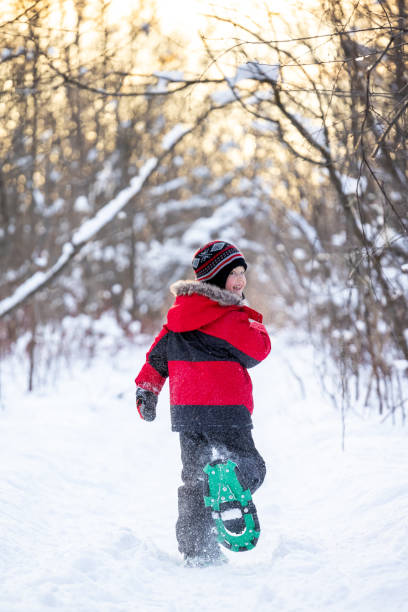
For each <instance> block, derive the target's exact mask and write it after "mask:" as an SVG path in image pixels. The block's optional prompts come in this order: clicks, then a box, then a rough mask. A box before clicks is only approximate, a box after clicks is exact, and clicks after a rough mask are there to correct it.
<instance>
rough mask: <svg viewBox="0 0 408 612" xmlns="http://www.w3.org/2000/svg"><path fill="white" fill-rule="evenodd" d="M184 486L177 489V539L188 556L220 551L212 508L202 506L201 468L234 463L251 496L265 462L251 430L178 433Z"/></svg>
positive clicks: (182, 550)
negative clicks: (214, 462) (210, 464)
mask: <svg viewBox="0 0 408 612" xmlns="http://www.w3.org/2000/svg"><path fill="white" fill-rule="evenodd" d="M180 446H181V460H182V464H183V471H182V475H181V476H182V480H183V485H182V486H181V487H180V488H179V490H178V510H179V515H178V520H177V524H176V536H177V541H178V547H179V551H180V552H181V553H182V554H184V555H187V556H192V557H194V556H200V555H209V556H211V555H213V554H216V551H217V550H218V548H219V545H218V542H217V537H216V531H215V528H214V521H213V519H212V517H211V508H206V507H205V506H204V498H203V496H204V478H205V474H204V472H203V468H204V467H205V465H206V464H207V463H209V462H211V461H215V460H217V459H222V460H227V459H231V460H232V461H234V463H236V464H237V466H238V469H239V471H240V476H241V478H242V483H241V484H242V485H243V486H244V487H245V488H249V490H250V491H251V493H254V491H256V490H257V489H258V487H260V486H261V484H262V482H263V480H264V478H265V474H266V467H265V462H264V460H263V459H262V457H261V455H260V454H259V452H258V451H257V450H256V448H255V444H254V441H253V438H252V433H251V430H250V429H238V428H231V429H228V430H214V431H207V432H185V431H183V432H180Z"/></svg>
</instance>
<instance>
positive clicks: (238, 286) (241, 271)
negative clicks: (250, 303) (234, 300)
mask: <svg viewBox="0 0 408 612" xmlns="http://www.w3.org/2000/svg"><path fill="white" fill-rule="evenodd" d="M245 286H246V278H245V268H244V266H237V267H236V268H234V269H233V270H231V272H230V273H229V275H228V276H227V280H226V282H225V288H226V289H227V291H231V292H232V293H236V294H237V295H239V297H242V293H243V291H244V289H245Z"/></svg>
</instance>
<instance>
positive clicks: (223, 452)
mask: <svg viewBox="0 0 408 612" xmlns="http://www.w3.org/2000/svg"><path fill="white" fill-rule="evenodd" d="M193 269H194V272H195V276H196V280H194V281H178V282H177V283H174V284H173V285H172V286H171V291H172V293H173V295H175V296H176V300H175V302H174V305H173V306H172V307H171V308H170V309H169V312H168V314H167V322H166V324H165V325H164V326H163V328H162V330H161V332H160V333H159V334H158V336H157V337H156V338H155V340H154V342H153V344H152V346H151V348H150V350H149V351H148V353H147V356H146V363H145V365H144V366H143V368H142V369H141V371H140V373H139V375H138V376H137V377H136V380H135V382H136V385H137V390H136V404H137V408H138V411H139V414H140V416H141V417H142V418H143V419H145V420H147V421H152V420H154V418H155V417H156V404H157V396H158V394H159V393H160V391H161V389H162V387H163V384H164V382H165V380H166V378H167V376H168V377H169V383H170V410H171V424H172V430H173V431H176V432H179V435H180V446H181V459H182V464H183V470H182V480H183V485H182V486H181V487H180V488H179V491H178V500H179V501H178V506H179V517H178V521H177V524H176V535H177V540H178V546H179V551H180V552H181V553H182V554H183V555H184V559H185V562H186V565H188V566H199V567H200V566H205V565H211V564H220V563H222V562H224V561H225V560H226V558H225V556H224V555H223V554H222V553H221V550H220V548H219V543H221V544H223V545H224V546H226V547H227V548H230V549H232V550H249V549H250V548H253V546H255V544H256V542H257V537H258V536H259V523H258V518H257V515H256V510H255V506H254V504H253V502H252V497H251V493H254V491H256V489H257V488H258V487H259V486H260V485H261V484H262V482H263V480H264V477H265V471H266V468H265V463H264V461H263V459H262V457H261V456H260V454H259V453H258V451H257V450H256V448H255V445H254V442H253V439H252V434H251V429H252V419H251V414H252V411H253V399H252V384H251V379H250V377H249V375H248V372H247V368H250V367H253V366H255V365H257V364H258V363H259V362H260V361H262V360H263V359H265V357H267V355H268V354H269V351H270V340H269V337H268V334H267V331H266V329H265V327H264V326H263V325H262V315H260V314H259V313H257V312H256V311H254V310H251V309H250V308H248V307H247V306H245V305H244V295H243V291H244V289H245V286H246V279H245V271H246V269H247V263H246V261H245V259H244V256H243V255H242V253H241V252H240V251H239V250H238V249H237V247H235V246H234V245H232V244H230V243H228V242H225V241H222V240H215V241H213V242H210V243H208V244H206V245H205V246H203V247H202V248H200V249H198V251H197V252H196V253H195V254H194V258H193ZM223 492H226V494H224V495H223V494H222V493H223ZM211 510H212V511H211ZM214 527H215V528H214ZM217 532H218V535H217Z"/></svg>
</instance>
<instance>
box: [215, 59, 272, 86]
mask: <svg viewBox="0 0 408 612" xmlns="http://www.w3.org/2000/svg"><path fill="white" fill-rule="evenodd" d="M246 79H250V80H253V81H268V82H270V81H272V82H274V83H276V82H277V81H278V80H279V65H278V64H260V63H259V62H247V63H246V64H242V65H241V66H238V68H237V70H236V73H235V75H234V76H233V77H232V78H227V81H228V84H229V85H230V86H231V87H234V86H235V85H236V84H237V83H238V82H239V81H244V80H246Z"/></svg>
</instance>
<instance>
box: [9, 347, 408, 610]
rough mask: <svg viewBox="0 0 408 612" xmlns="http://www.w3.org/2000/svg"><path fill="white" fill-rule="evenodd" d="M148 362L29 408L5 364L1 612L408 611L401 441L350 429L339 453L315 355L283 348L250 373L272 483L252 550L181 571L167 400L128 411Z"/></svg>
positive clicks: (99, 366)
mask: <svg viewBox="0 0 408 612" xmlns="http://www.w3.org/2000/svg"><path fill="white" fill-rule="evenodd" d="M143 354H144V351H141V350H140V349H134V350H127V351H123V353H122V354H121V355H120V356H117V357H115V359H114V360H113V362H112V360H108V359H106V358H105V359H102V358H101V359H100V360H99V361H98V362H95V364H94V365H93V366H92V367H91V368H90V369H89V370H88V369H86V368H84V367H82V366H81V365H80V364H79V362H78V367H76V368H74V370H73V371H72V372H71V373H70V374H68V372H67V375H66V376H65V377H62V378H61V380H60V381H59V382H58V384H57V385H56V386H55V387H54V388H52V389H48V390H47V392H46V393H45V391H44V390H42V391H38V392H36V393H34V394H31V395H28V394H25V393H23V392H21V388H22V386H23V380H22V375H21V373H20V369H19V367H17V362H16V361H11V360H10V361H9V362H7V363H5V364H3V366H2V380H3V387H5V389H3V402H4V405H5V409H4V410H3V411H0V436H1V447H0V536H1V548H0V611H1V612H46V611H47V610H52V609H54V610H58V611H59V612H60V611H61V612H68V611H69V612H72V611H75V612H138V611H139V610H140V611H141V612H143V611H155V610H163V611H171V612H187V611H190V610H194V609H200V610H203V611H210V610H215V609H224V610H231V611H232V610H237V609H238V610H241V609H242V610H248V611H253V612H258V611H259V612H264V611H265V612H266V611H268V612H269V611H272V610H276V611H279V612H289V611H291V612H295V611H296V612H297V611H302V610H305V611H320V610H322V611H326V610H327V611H328V612H332V611H333V612H334V611H336V612H340V611H341V612H348V611H350V612H352V611H353V612H377V611H378V612H380V610H381V612H383V611H384V610H391V611H392V612H394V611H399V610H401V611H406V612H408V587H407V577H408V518H407V517H408V476H407V474H408V469H407V468H408V458H407V431H406V430H405V429H402V428H399V427H392V426H391V425H390V424H387V423H386V424H383V425H379V424H376V423H375V422H374V420H371V422H363V421H361V420H358V419H357V417H352V416H350V417H349V418H348V420H347V432H346V452H345V453H343V452H342V451H341V423H340V419H339V416H338V415H337V414H336V413H335V412H334V411H333V409H332V408H331V407H330V406H329V405H328V404H327V402H326V400H324V399H322V397H321V394H320V391H319V388H318V385H317V383H316V382H315V381H314V380H313V378H312V374H311V367H310V365H309V364H310V363H311V354H310V350H309V349H308V348H307V347H290V346H289V345H288V344H286V343H285V342H284V341H283V340H279V339H277V340H276V341H275V343H274V350H273V354H272V356H271V357H270V358H269V359H268V360H267V361H266V362H265V363H264V364H262V365H260V366H258V367H257V368H255V369H254V370H252V373H251V375H252V378H253V380H254V385H255V403H256V413H255V430H254V437H255V440H256V442H257V445H258V447H259V449H260V451H261V453H262V454H263V456H264V457H265V459H266V461H267V465H268V470H269V471H268V475H267V479H266V481H265V484H264V486H263V487H262V488H261V489H260V490H259V491H258V492H257V494H256V496H255V501H256V503H257V507H258V511H259V514H260V519H261V527H262V534H261V538H260V541H259V544H258V546H257V547H256V549H254V550H253V551H250V552H248V553H235V554H234V553H227V554H228V557H229V559H230V563H229V565H228V566H227V567H225V568H222V569H221V570H220V569H215V568H207V569H185V568H184V567H183V566H182V562H181V558H180V556H179V554H178V552H177V545H176V539H175V534H174V523H175V521H176V512H177V487H178V485H179V471H180V460H179V449H178V440H177V435H175V434H172V433H171V432H170V430H169V416H168V408H167V403H168V392H167V390H166V388H165V390H164V392H163V393H162V397H161V398H160V402H159V416H158V418H157V420H156V421H155V422H154V423H144V422H142V421H141V420H140V419H139V417H138V415H137V413H136V410H135V408H134V395H133V392H134V388H133V378H134V375H135V374H136V373H137V370H138V368H139V367H140V364H141V360H142V359H143ZM288 362H290V364H291V367H290V368H289V366H288ZM291 368H293V369H294V371H295V372H296V373H297V375H298V376H301V377H302V380H303V383H304V384H305V388H306V396H305V397H303V396H302V392H301V387H300V385H299V383H298V381H297V379H296V378H295V377H294V376H293V375H292V373H291Z"/></svg>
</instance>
